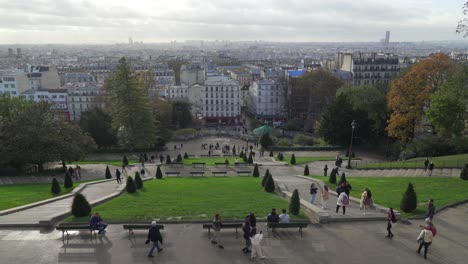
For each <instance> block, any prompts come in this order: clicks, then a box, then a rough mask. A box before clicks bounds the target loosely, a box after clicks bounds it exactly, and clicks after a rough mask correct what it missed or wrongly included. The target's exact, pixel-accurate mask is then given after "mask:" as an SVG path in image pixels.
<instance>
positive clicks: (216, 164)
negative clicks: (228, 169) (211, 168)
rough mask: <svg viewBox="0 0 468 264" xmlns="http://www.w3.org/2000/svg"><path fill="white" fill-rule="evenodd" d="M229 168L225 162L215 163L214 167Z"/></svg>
mask: <svg viewBox="0 0 468 264" xmlns="http://www.w3.org/2000/svg"><path fill="white" fill-rule="evenodd" d="M223 165H224V166H229V164H226V162H215V166H223Z"/></svg>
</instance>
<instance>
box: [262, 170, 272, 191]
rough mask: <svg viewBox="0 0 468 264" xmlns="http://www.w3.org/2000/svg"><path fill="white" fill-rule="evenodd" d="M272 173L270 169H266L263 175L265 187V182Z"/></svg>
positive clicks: (263, 185)
mask: <svg viewBox="0 0 468 264" xmlns="http://www.w3.org/2000/svg"><path fill="white" fill-rule="evenodd" d="M270 175H271V174H270V170H269V169H267V170H266V171H265V175H263V178H262V187H265V183H266V181H267V179H268V177H270Z"/></svg>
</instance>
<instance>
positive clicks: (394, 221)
mask: <svg viewBox="0 0 468 264" xmlns="http://www.w3.org/2000/svg"><path fill="white" fill-rule="evenodd" d="M396 222H397V219H396V217H395V214H392V223H396Z"/></svg>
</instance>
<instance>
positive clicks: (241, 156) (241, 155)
mask: <svg viewBox="0 0 468 264" xmlns="http://www.w3.org/2000/svg"><path fill="white" fill-rule="evenodd" d="M239 158H244V151H243V150H241V152H240V153H239Z"/></svg>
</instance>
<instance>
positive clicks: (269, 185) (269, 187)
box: [265, 174, 275, 193]
mask: <svg viewBox="0 0 468 264" xmlns="http://www.w3.org/2000/svg"><path fill="white" fill-rule="evenodd" d="M265 191H267V192H270V193H271V192H274V191H275V181H274V180H273V176H271V174H270V175H268V178H267V179H266V182H265Z"/></svg>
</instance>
